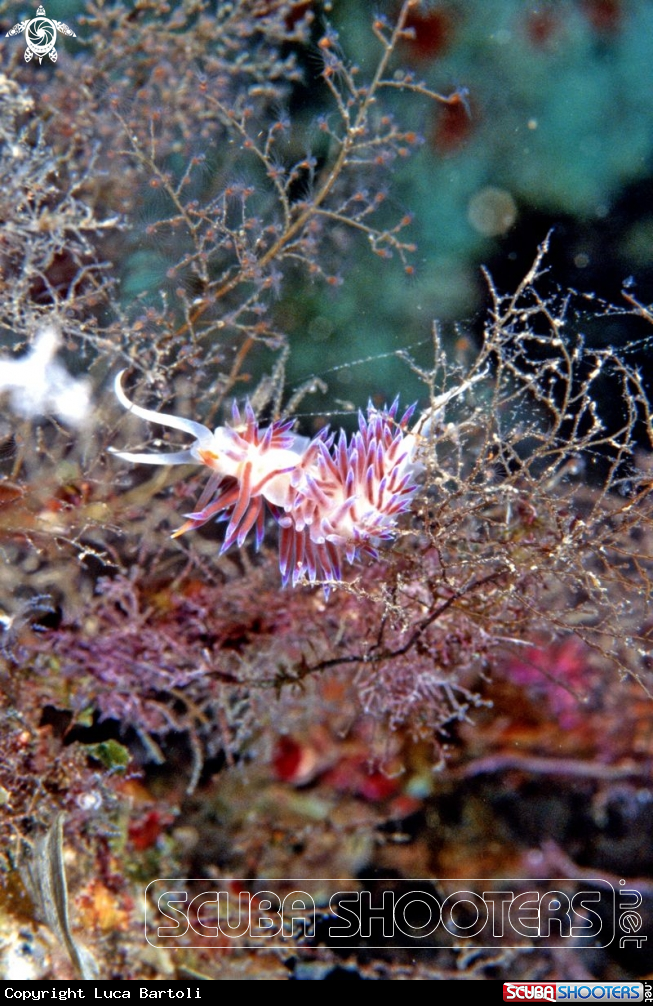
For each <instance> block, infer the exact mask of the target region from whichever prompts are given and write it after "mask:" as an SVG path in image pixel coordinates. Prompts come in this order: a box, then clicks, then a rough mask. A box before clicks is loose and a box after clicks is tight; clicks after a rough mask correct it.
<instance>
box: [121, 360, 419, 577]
mask: <svg viewBox="0 0 653 1006" xmlns="http://www.w3.org/2000/svg"><path fill="white" fill-rule="evenodd" d="M121 381H122V374H119V375H118V377H117V378H116V383H115V390H116V395H117V397H118V399H119V401H120V402H121V404H122V405H124V407H125V408H126V409H128V410H129V411H131V412H133V413H134V414H135V415H136V416H139V417H140V418H141V419H145V420H148V421H149V422H157V423H160V424H161V425H163V426H169V427H172V428H173V429H178V430H182V431H184V432H186V433H190V434H191V435H193V436H194V437H195V442H194V443H193V444H192V445H191V447H189V448H187V449H186V450H182V451H177V452H174V453H168V454H155V453H151V454H150V453H147V454H132V453H130V452H126V451H115V450H113V451H112V453H114V454H116V455H117V456H118V457H121V458H123V459H124V460H126V461H134V462H143V463H146V464H157V465H170V464H172V465H175V464H198V463H199V464H204V465H206V466H207V467H209V468H211V469H212V471H213V472H214V475H213V477H212V478H211V479H210V481H209V483H208V485H207V487H206V489H205V491H204V493H203V494H202V496H201V498H200V500H199V504H198V509H197V510H196V511H195V512H193V513H190V514H186V515H185V516H186V518H187V519H186V522H185V523H184V524H183V525H182V526H181V527H180V528H179V529H178V530H177V531H175V532H174V534H173V537H177V536H178V535H180V534H183V533H184V532H186V531H189V530H193V529H195V528H198V527H201V526H202V525H203V524H205V523H206V522H207V521H209V520H211V519H212V518H215V519H217V520H228V521H229V523H228V526H227V531H226V534H225V538H224V542H223V544H222V548H221V552H224V551H226V549H228V548H230V547H231V546H232V545H234V544H236V545H238V546H239V547H240V546H242V545H243V544H244V543H245V541H246V539H247V536H248V534H249V532H250V531H251V530H252V529H254V532H255V541H256V547H257V548H258V547H259V546H260V544H261V541H262V539H263V534H264V528H265V516H266V513H270V514H271V515H272V516H273V517H274V518H275V520H276V521H277V524H278V525H279V528H280V543H279V565H280V569H281V574H282V578H283V583H284V585H285V584H287V583H291V584H292V585H293V586H295V585H296V584H297V583H298V582H299V581H300V580H302V579H307V580H309V581H310V582H311V583H313V582H315V580H316V579H320V580H322V579H324V580H339V579H341V576H342V562H343V559H346V560H347V561H348V562H349V563H353V562H354V561H355V560H356V559H357V558H359V557H360V556H361V555H362V554H367V555H371V556H375V555H376V550H375V545H376V543H377V542H379V541H383V540H388V539H391V538H392V537H393V536H394V534H395V533H396V529H397V521H398V518H399V517H400V515H401V514H402V513H404V512H405V511H406V510H408V509H409V507H410V505H411V503H412V500H413V498H414V496H415V493H416V491H417V488H418V482H417V477H418V476H419V474H420V472H421V471H422V470H423V467H424V466H423V465H422V464H421V463H420V461H419V460H416V457H415V456H416V453H417V449H418V444H419V440H420V432H418V431H417V430H413V431H409V429H408V423H409V421H410V418H411V416H412V414H413V410H414V407H413V408H410V409H408V410H407V411H406V412H405V413H404V414H403V415H402V416H401V418H400V419H397V418H396V417H397V411H398V407H399V403H398V400H395V401H394V403H393V404H392V406H391V407H390V408H389V409H382V410H379V409H376V408H374V407H373V406H372V405H369V406H368V409H367V416H366V417H365V416H364V415H363V414H362V413H359V416H358V427H359V428H358V431H357V432H356V433H355V434H354V435H353V437H352V438H351V440H349V441H348V440H347V436H346V434H345V433H344V432H343V431H341V432H340V435H339V436H338V438H337V439H336V436H335V434H333V433H329V431H328V430H322V431H321V432H320V433H319V434H318V435H317V436H316V437H315V438H313V439H312V440H308V439H307V438H306V437H301V436H297V435H296V434H294V433H292V430H291V427H292V422H291V421H286V422H283V421H275V422H273V423H272V424H271V425H270V426H268V427H265V428H263V429H261V428H260V426H259V423H258V421H257V419H256V416H255V414H254V412H253V410H252V408H251V406H250V405H249V403H247V405H246V406H245V415H244V418H243V417H242V416H241V414H240V411H239V410H238V408H237V407H236V406H234V410H233V426H218V427H217V429H216V430H215V431H214V432H211V430H209V429H208V428H207V427H206V426H203V425H202V424H200V423H196V422H193V421H192V420H186V419H183V418H180V417H177V416H170V415H167V414H165V413H158V412H152V411H150V410H148V409H142V408H140V407H139V406H137V405H134V404H133V403H131V402H130V401H129V399H128V398H127V397H126V396H125V393H124V391H123V389H122V383H121Z"/></svg>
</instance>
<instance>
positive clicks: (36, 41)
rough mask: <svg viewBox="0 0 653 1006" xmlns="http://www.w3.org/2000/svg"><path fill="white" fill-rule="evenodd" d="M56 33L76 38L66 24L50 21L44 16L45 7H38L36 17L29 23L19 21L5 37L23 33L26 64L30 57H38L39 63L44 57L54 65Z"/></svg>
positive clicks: (55, 60) (55, 58)
mask: <svg viewBox="0 0 653 1006" xmlns="http://www.w3.org/2000/svg"><path fill="white" fill-rule="evenodd" d="M58 31H60V32H61V34H62V35H72V37H73V38H77V36H76V35H75V32H74V31H72V30H71V29H70V28H69V27H68V25H67V24H63V22H62V21H51V20H50V18H49V17H46V16H45V7H39V8H38V9H37V11H36V17H33V18H32V20H31V21H19V22H18V24H15V25H14V26H13V28H12V29H11V30H10V31H8V32H7V34H6V36H5V37H6V38H9V36H10V35H20V34H21V32H25V44H26V45H27V49H26V50H25V62H26V63H29V61H30V59H31V58H32V56H38V60H39V63H40V62H41V60H42V59H43V57H44V56H49V57H50V59H51V60H52V62H53V63H56V62H57V50H56V49H55V47H54V43H55V42H56V41H57V32H58Z"/></svg>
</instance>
